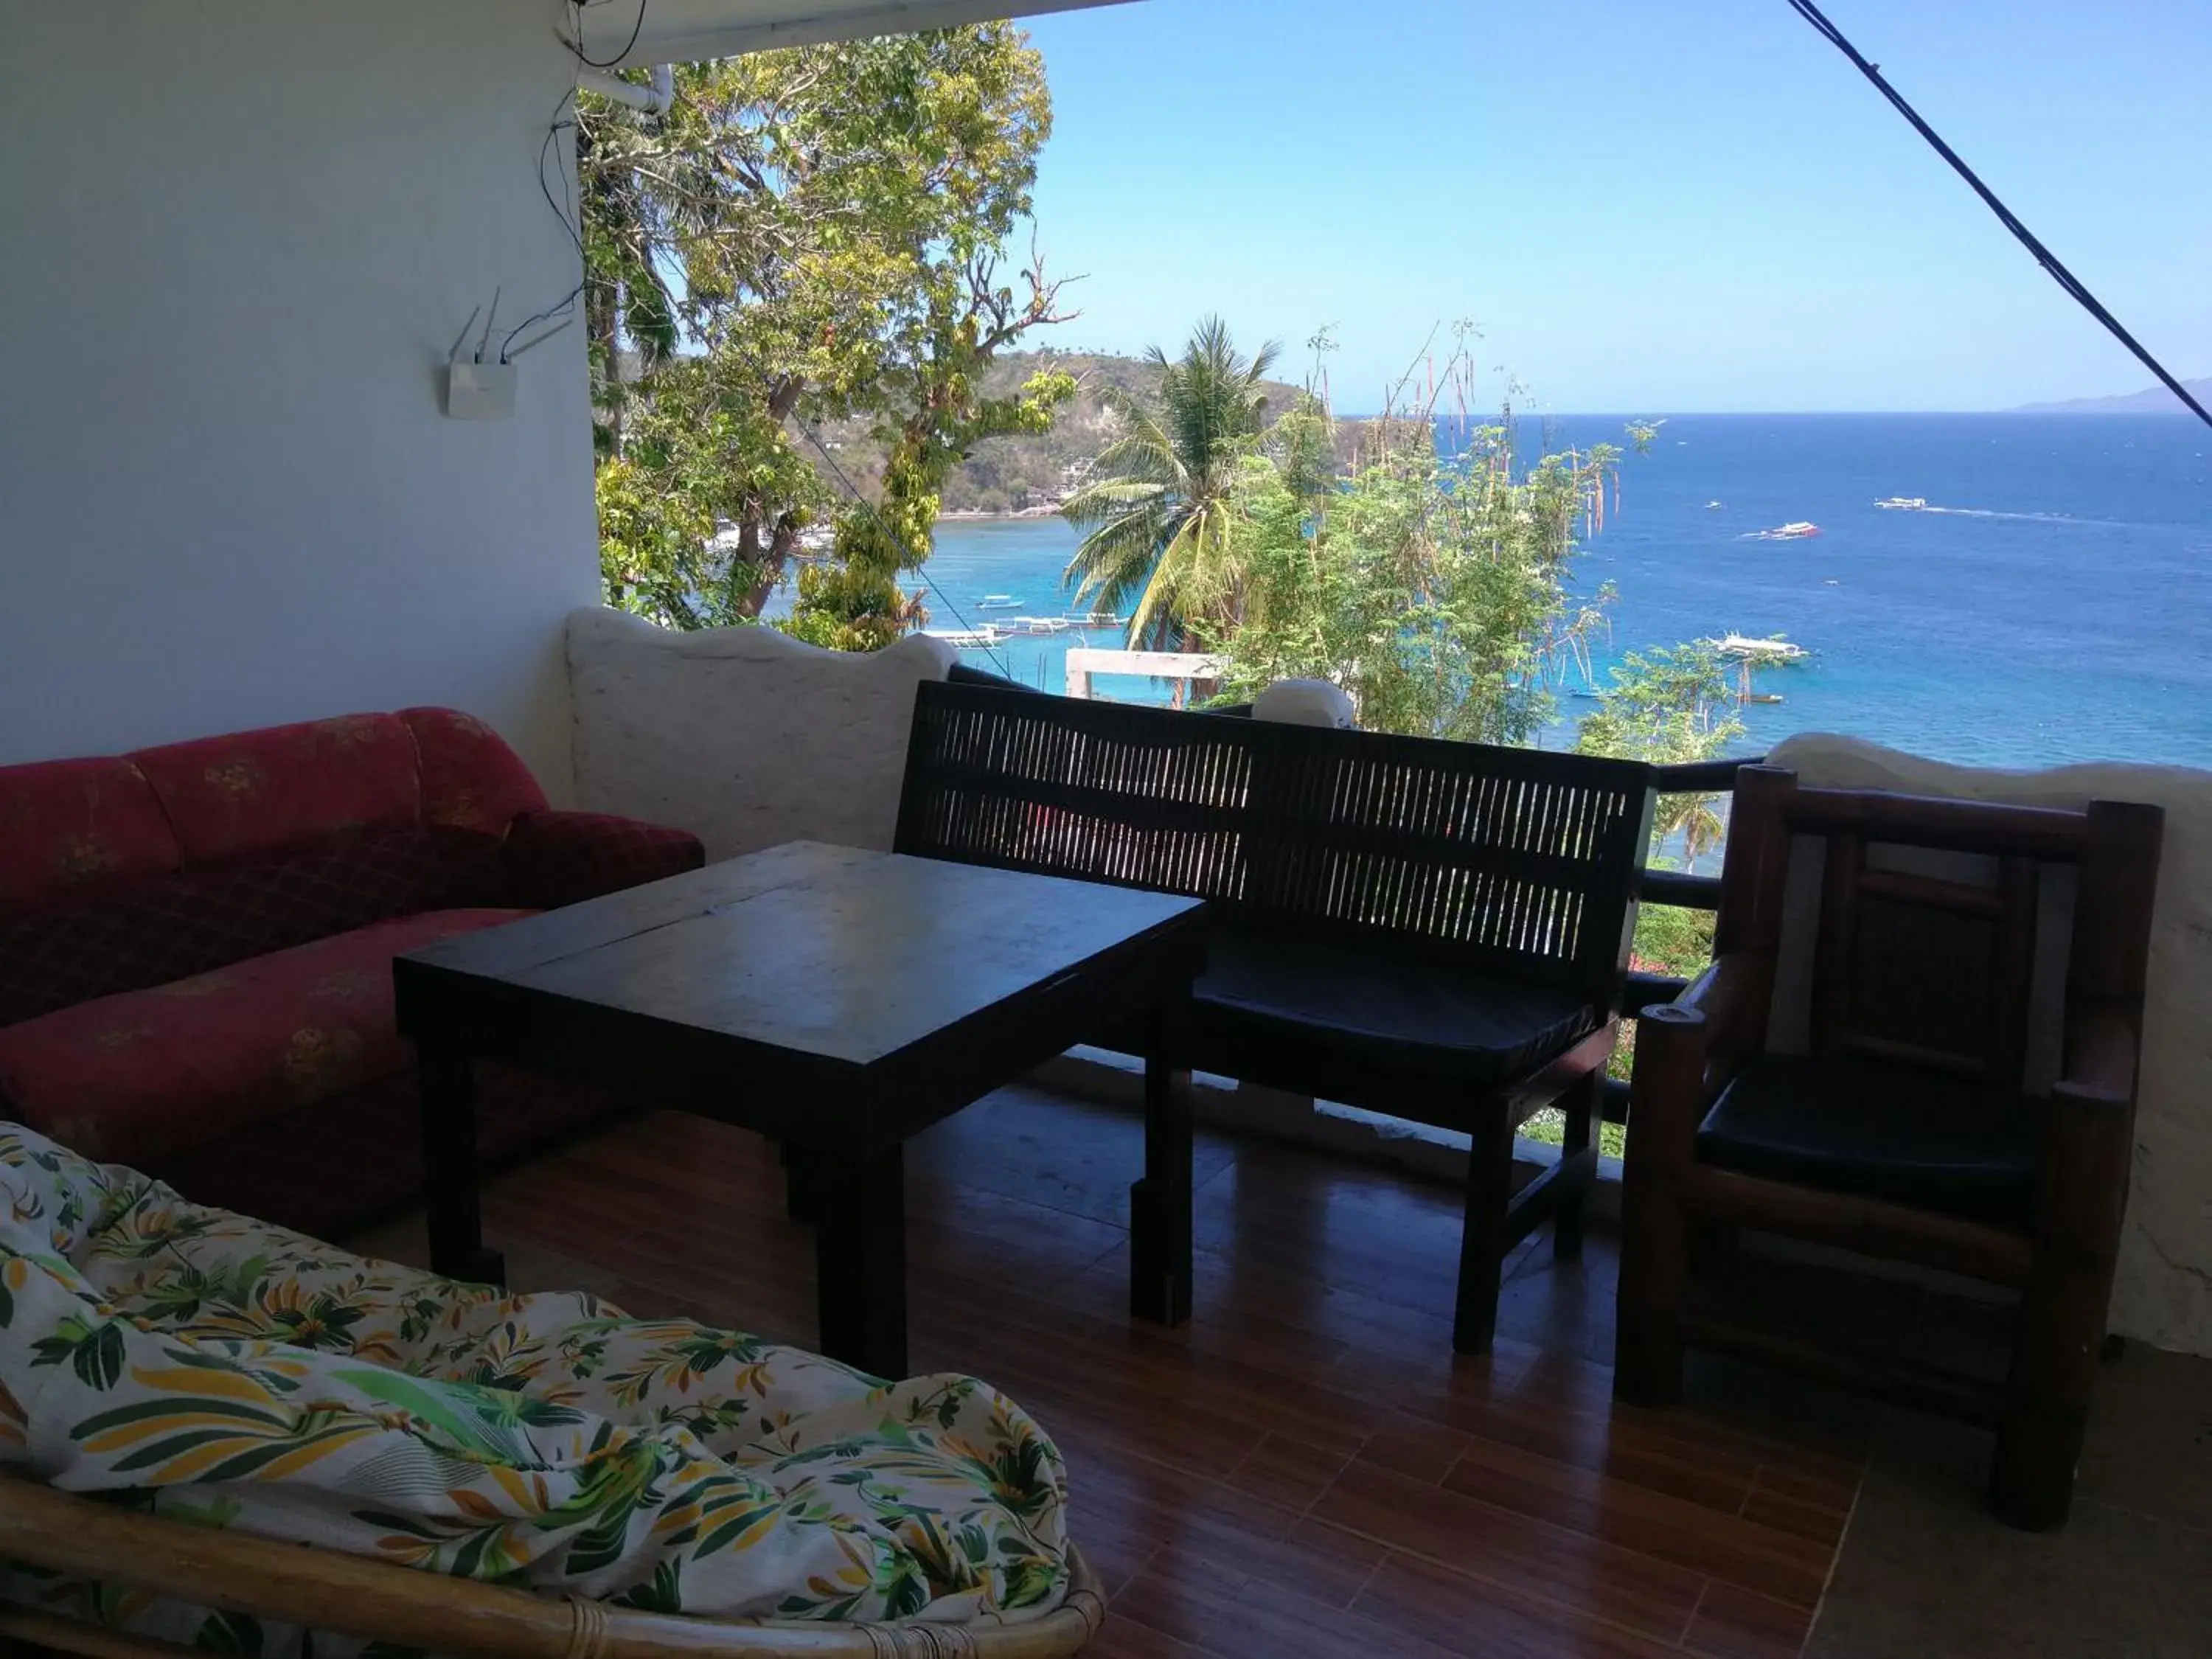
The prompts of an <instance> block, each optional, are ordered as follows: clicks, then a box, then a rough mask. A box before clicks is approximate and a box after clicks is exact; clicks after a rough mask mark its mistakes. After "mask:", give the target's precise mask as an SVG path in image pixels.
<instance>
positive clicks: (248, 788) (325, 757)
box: [127, 714, 422, 864]
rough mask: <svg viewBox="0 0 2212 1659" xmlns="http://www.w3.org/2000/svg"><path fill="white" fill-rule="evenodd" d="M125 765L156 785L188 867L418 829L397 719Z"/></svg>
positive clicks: (312, 728) (415, 791)
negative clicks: (326, 839)
mask: <svg viewBox="0 0 2212 1659" xmlns="http://www.w3.org/2000/svg"><path fill="white" fill-rule="evenodd" d="M127 758H128V759H129V760H130V761H131V762H132V763H134V764H135V765H136V766H137V768H138V769H139V770H140V771H141V772H143V773H144V774H145V775H146V779H147V781H148V782H149V783H151V784H152V785H153V786H154V793H155V794H156V795H158V796H159V797H160V798H161V805H162V806H163V807H164V808H165V809H166V810H167V812H168V815H169V823H170V825H171V827H172V828H173V829H174V830H175V831H176V836H177V839H178V841H179V842H182V843H183V846H184V852H185V861H186V862H187V863H189V864H206V863H210V862H212V861H214V860H219V859H237V858H244V857H246V856H248V855H250V854H255V853H267V852H273V851H275V850H276V849H278V848H290V847H295V846H297V845H298V844H299V843H301V842H309V841H313V840H315V839H317V838H319V837H320V836H329V835H334V834H336V833H337V831H339V830H342V829H367V828H370V827H373V826H379V825H386V826H389V825H395V824H397V825H411V824H414V823H419V822H420V821H421V799H422V798H421V792H420V788H419V786H418V784H417V782H416V765H415V741H414V738H412V737H411V736H410V734H409V732H408V730H407V727H406V726H405V724H404V722H402V721H401V720H399V719H398V717H397V716H396V715H392V714H348V715H346V716H345V717H344V718H343V719H340V720H310V721H307V722H306V723H304V724H301V725H299V726H268V727H266V728H264V730H261V731H258V732H234V733H232V734H231V735H230V736H228V737H222V738H202V739H200V740H199V741H197V742H195V743H176V744H169V745H167V747H166V748H161V749H141V750H138V751H137V753H136V754H133V755H131V756H129V757H127Z"/></svg>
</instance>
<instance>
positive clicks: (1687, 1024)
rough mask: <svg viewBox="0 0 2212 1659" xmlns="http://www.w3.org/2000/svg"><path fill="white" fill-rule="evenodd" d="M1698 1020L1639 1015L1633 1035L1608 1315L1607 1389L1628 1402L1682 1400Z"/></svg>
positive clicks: (1699, 1062)
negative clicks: (1684, 1194) (1685, 1181)
mask: <svg viewBox="0 0 2212 1659" xmlns="http://www.w3.org/2000/svg"><path fill="white" fill-rule="evenodd" d="M1704 1073H1705V1018H1704V1016H1703V1015H1702V1014H1700V1013H1699V1012H1696V1011H1694V1010H1691V1009H1684V1008H1678V1007H1674V1006H1667V1007H1659V1008H1651V1009H1648V1010H1646V1011H1645V1012H1644V1018H1643V1021H1642V1023H1641V1024H1640V1025H1639V1026H1638V1030H1637V1033H1636V1078H1635V1082H1634V1084H1633V1085H1632V1093H1631V1097H1630V1101H1629V1108H1628V1119H1629V1122H1628V1156H1627V1158H1626V1159H1625V1160H1623V1168H1622V1170H1621V1183H1620V1291H1619V1297H1618V1300H1617V1302H1616V1304H1615V1307H1614V1313H1613V1394H1614V1395H1615V1396H1616V1397H1618V1398H1620V1399H1621V1400H1625V1401H1629V1402H1631V1403H1632V1404H1636V1405H1644V1406H1671V1405H1673V1404H1674V1402H1675V1401H1678V1400H1680V1398H1681V1397H1682V1327H1681V1317H1682V1297H1683V1292H1684V1290H1685V1288H1686V1285H1687V1283H1688V1280H1689V1269H1690V1237H1689V1235H1690V1229H1689V1220H1688V1218H1687V1217H1686V1215H1685V1213H1684V1212H1683V1209H1682V1203H1681V1199H1680V1191H1679V1188H1678V1187H1677V1184H1676V1182H1677V1178H1678V1176H1680V1174H1681V1173H1682V1172H1683V1171H1684V1170H1686V1167H1687V1165H1688V1164H1689V1161H1690V1156H1691V1130H1690V1127H1689V1126H1690V1125H1691V1124H1692V1122H1694V1121H1695V1117H1694V1113H1695V1110H1696V1108H1697V1104H1698V1102H1699V1098H1700V1096H1701V1091H1702V1088H1703V1081H1702V1080H1703V1077H1704Z"/></svg>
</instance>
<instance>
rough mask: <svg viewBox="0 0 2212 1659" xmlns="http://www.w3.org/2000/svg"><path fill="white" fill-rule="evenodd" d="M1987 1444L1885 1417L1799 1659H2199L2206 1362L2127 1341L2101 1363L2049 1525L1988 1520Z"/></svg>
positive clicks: (2206, 1501)
mask: <svg viewBox="0 0 2212 1659" xmlns="http://www.w3.org/2000/svg"><path fill="white" fill-rule="evenodd" d="M1989 1457H1990V1436H1989V1435H1987V1434H1986V1433H1978V1432H1976V1431H1973V1430H1972V1429H1968V1428H1963V1427H1960V1426H1958V1425H1953V1424H1948V1423H1942V1422H1937V1421H1935V1420H1933V1419H1928V1418H1921V1417H1914V1416H1910V1415H1908V1414H1906V1413H1885V1414H1884V1415H1883V1417H1882V1418H1881V1420H1880V1421H1879V1422H1878V1424H1877V1425H1876V1428H1875V1435H1874V1443H1873V1455H1872V1458H1871V1461H1870V1464H1869V1469H1868V1473H1867V1478H1866V1482H1865V1486H1864V1489H1863V1492H1862V1495H1861V1498H1860V1501H1859V1509H1858V1511H1857V1516H1856V1517H1855V1518H1854V1520H1853V1522H1852V1527H1851V1535H1850V1542H1849V1543H1848V1544H1847V1545H1846V1546H1845V1547H1844V1553H1843V1559H1842V1561H1841V1562H1840V1563H1839V1564H1838V1567H1837V1571H1836V1577H1835V1583H1834V1587H1833V1589H1832V1591H1831V1593H1830V1596H1829V1600H1828V1603H1827V1605H1826V1608H1825V1609H1824V1611H1823V1613H1822V1616H1821V1620H1820V1629H1819V1631H1818V1632H1816V1633H1815V1634H1814V1638H1813V1642H1812V1646H1811V1649H1810V1653H1811V1655H1812V1659H1887V1656H1890V1655H1906V1654H1914V1655H1917V1654H1942V1655H1944V1656H1946V1659H2205V1656H2207V1655H2212V1360H2207V1359H2200V1358H2188V1357H2186V1356H2185V1355H2181V1354H2169V1353H2159V1352H2154V1351H2152V1350H2149V1349H2144V1348H2140V1347H2131V1348H2130V1351H2129V1352H2128V1353H2127V1354H2126V1355H2125V1356H2124V1358H2121V1359H2120V1360H2119V1361H2118V1363H2116V1364H2108V1365H2106V1367H2105V1368H2104V1370H2103V1372H2102V1374H2101V1375H2100V1376H2099V1377H2098V1379H2097V1400H2096V1407H2095V1409H2094V1411H2093V1413H2092V1415H2091V1418H2090V1428H2089V1438H2088V1443H2087V1446H2086V1447H2085V1448H2084V1449H2083V1454H2082V1459H2081V1475H2080V1478H2079V1480H2078V1481H2077V1483H2076V1486H2075V1499H2074V1514H2073V1516H2072V1518H2071V1519H2070V1520H2069V1522H2068V1523H2067V1525H2066V1527H2065V1529H2064V1530H2063V1531H2061V1532H2057V1533H2051V1534H2025V1533H2020V1532H2015V1531H2013V1530H2012V1529H2010V1528H2007V1527H2004V1526H2002V1525H2000V1524H1999V1523H1998V1522H1996V1521H1994V1520H1992V1519H1991V1518H1990V1516H1989V1515H1988V1513H1987V1512H1986V1511H1985V1510H1984V1509H1983V1507H1982V1505H1981V1502H1980V1491H1981V1485H1982V1481H1983V1480H1984V1476H1985V1474H1986V1471H1987V1469H1988V1468H1989Z"/></svg>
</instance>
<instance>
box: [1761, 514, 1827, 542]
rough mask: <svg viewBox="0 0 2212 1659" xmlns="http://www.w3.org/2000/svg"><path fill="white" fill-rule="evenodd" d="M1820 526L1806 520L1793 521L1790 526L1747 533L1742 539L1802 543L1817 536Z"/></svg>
mask: <svg viewBox="0 0 2212 1659" xmlns="http://www.w3.org/2000/svg"><path fill="white" fill-rule="evenodd" d="M1819 534H1820V526H1818V525H1816V524H1814V523H1812V522H1811V521H1810V520H1805V519H1793V520H1790V522H1789V523H1788V524H1781V525H1777V526H1774V528H1773V529H1771V530H1753V531H1748V532H1746V533H1745V534H1744V536H1743V538H1742V539H1743V540H1745V541H1752V542H1802V541H1803V540H1804V539H1805V538H1807V537H1808V536H1817V535H1819Z"/></svg>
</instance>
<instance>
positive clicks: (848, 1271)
mask: <svg viewBox="0 0 2212 1659" xmlns="http://www.w3.org/2000/svg"><path fill="white" fill-rule="evenodd" d="M806 1163H807V1164H809V1165H810V1166H811V1169H812V1170H813V1172H814V1175H815V1179H814V1182H813V1183H812V1188H813V1191H814V1192H815V1194H817V1198H818V1201H819V1203H820V1205H821V1212H820V1219H819V1221H818V1223H817V1227H816V1230H815V1235H814V1267H815V1275H816V1295H817V1307H818V1310H819V1319H820V1322H821V1332H822V1352H824V1353H826V1354H828V1355H829V1357H830V1358H832V1359H841V1360H842V1361H844V1363H845V1364H848V1365H852V1366H854V1367H856V1368H857V1369H859V1370H864V1371H866V1372H867V1373H868V1374H869V1375H871V1376H880V1377H884V1378H887V1379H890V1380H893V1381H896V1380H897V1379H899V1378H901V1377H903V1376H906V1374H907V1366H906V1159H905V1157H904V1153H903V1150H902V1148H900V1147H897V1146H893V1147H892V1148H891V1149H890V1151H888V1152H878V1153H877V1154H876V1155H875V1156H874V1157H872V1158H848V1157H846V1156H844V1155H842V1154H839V1153H832V1152H809V1153H807V1154H806Z"/></svg>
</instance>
